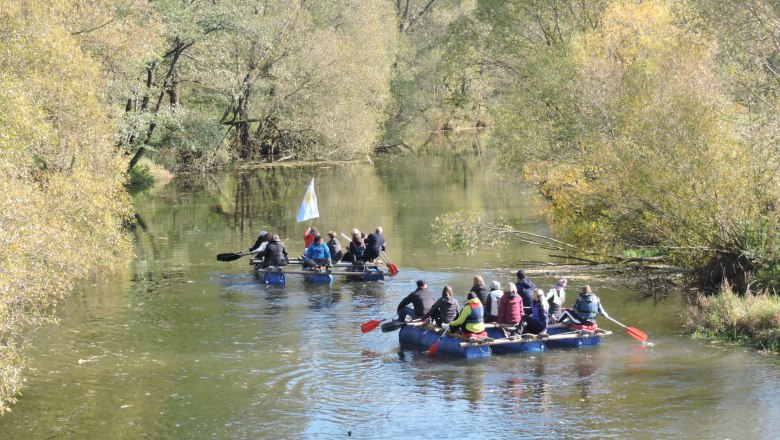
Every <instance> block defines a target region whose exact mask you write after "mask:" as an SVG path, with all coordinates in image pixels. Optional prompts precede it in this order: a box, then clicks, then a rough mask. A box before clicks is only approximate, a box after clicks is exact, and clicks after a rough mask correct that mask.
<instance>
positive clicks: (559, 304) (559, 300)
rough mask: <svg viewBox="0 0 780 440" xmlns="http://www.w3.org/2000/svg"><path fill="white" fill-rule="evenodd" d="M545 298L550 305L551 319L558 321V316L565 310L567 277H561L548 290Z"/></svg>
mask: <svg viewBox="0 0 780 440" xmlns="http://www.w3.org/2000/svg"><path fill="white" fill-rule="evenodd" d="M544 299H545V300H546V301H547V304H548V305H549V306H550V310H549V311H550V321H551V322H553V323H555V322H558V317H559V316H561V312H562V311H563V304H564V303H565V302H566V279H565V278H561V279H560V280H558V282H557V283H555V285H554V286H553V287H552V289H550V290H549V291H548V292H547V295H545V297H544Z"/></svg>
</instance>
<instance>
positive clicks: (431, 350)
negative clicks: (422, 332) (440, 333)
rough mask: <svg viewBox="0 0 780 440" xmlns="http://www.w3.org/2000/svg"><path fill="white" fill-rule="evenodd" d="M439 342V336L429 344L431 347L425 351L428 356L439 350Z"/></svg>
mask: <svg viewBox="0 0 780 440" xmlns="http://www.w3.org/2000/svg"><path fill="white" fill-rule="evenodd" d="M439 342H441V338H439V340H438V341H436V342H434V343H433V345H431V347H430V348H429V349H428V351H427V352H426V354H427V355H428V356H433V355H435V354H436V352H437V351H439Z"/></svg>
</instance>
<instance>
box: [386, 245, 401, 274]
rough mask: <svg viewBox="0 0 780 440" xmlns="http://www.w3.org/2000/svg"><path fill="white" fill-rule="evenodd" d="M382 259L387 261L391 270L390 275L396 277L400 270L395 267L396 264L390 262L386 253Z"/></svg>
mask: <svg viewBox="0 0 780 440" xmlns="http://www.w3.org/2000/svg"><path fill="white" fill-rule="evenodd" d="M382 259H383V260H384V261H385V264H387V268H388V269H390V275H395V274H397V273H398V268H397V267H395V264H393V263H391V262H390V259H389V258H387V254H386V253H385V251H382Z"/></svg>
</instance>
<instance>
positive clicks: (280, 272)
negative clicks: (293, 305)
mask: <svg viewBox="0 0 780 440" xmlns="http://www.w3.org/2000/svg"><path fill="white" fill-rule="evenodd" d="M350 266H351V264H350ZM337 269H338V267H337ZM254 272H255V276H256V277H257V278H259V279H262V280H263V284H273V285H284V284H285V283H286V281H287V278H286V275H303V279H304V281H306V282H309V283H327V284H331V283H332V282H333V279H334V277H339V276H343V277H344V279H346V280H348V281H381V280H384V279H385V273H384V271H382V270H380V269H379V268H378V267H376V266H373V267H372V266H365V267H363V270H362V271H361V270H351V267H349V268H345V270H330V271H328V270H325V269H321V270H311V269H294V270H290V269H286V268H285V267H284V266H283V267H278V266H277V267H268V268H263V267H262V266H261V264H259V263H255V269H254Z"/></svg>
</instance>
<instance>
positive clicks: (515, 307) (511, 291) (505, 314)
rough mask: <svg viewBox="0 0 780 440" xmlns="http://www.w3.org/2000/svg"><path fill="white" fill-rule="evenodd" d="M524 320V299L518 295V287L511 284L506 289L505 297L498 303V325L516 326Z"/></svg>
mask: <svg viewBox="0 0 780 440" xmlns="http://www.w3.org/2000/svg"><path fill="white" fill-rule="evenodd" d="M522 318H523V299H522V298H521V297H520V295H518V294H517V286H515V285H514V283H509V284H507V285H506V287H505V288H504V296H502V297H501V299H500V300H499V301H498V317H496V323H497V324H511V325H515V324H517V323H518V322H520V320H521V319H522Z"/></svg>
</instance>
